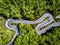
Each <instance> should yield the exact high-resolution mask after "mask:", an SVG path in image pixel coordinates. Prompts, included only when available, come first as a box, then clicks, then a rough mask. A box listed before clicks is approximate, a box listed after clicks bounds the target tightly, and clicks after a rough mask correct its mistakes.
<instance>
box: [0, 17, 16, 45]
mask: <svg viewBox="0 0 60 45" xmlns="http://www.w3.org/2000/svg"><path fill="white" fill-rule="evenodd" d="M0 18H1V19H0V45H5V44H7V43H9V42H10V40H11V39H12V38H13V35H14V34H15V31H11V30H9V29H7V28H6V27H5V26H4V19H3V18H2V17H0Z"/></svg>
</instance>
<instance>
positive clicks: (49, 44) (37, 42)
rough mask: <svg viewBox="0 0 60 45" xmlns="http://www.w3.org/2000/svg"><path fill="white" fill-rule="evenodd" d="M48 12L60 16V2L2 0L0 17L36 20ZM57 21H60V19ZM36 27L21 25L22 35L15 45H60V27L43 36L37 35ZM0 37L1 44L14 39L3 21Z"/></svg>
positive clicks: (53, 0)
mask: <svg viewBox="0 0 60 45" xmlns="http://www.w3.org/2000/svg"><path fill="white" fill-rule="evenodd" d="M46 10H50V11H51V12H52V14H53V16H54V18H55V17H56V16H57V15H59V14H60V0H0V16H2V17H5V18H11V17H17V18H19V19H20V18H22V19H24V20H25V19H26V20H36V19H38V18H40V17H41V16H42V15H43V14H44V13H45V12H46ZM55 20H57V21H60V19H59V20H58V19H55ZM13 25H15V24H13ZM35 27H36V24H35V25H29V24H22V23H21V24H20V25H19V28H20V31H21V34H20V35H19V36H18V38H17V39H16V41H15V43H14V45H60V27H55V28H52V29H50V31H48V32H46V33H45V34H43V35H38V34H36V32H35ZM12 32H13V33H15V32H14V31H12ZM1 33H3V34H1ZM8 34H9V35H8ZM0 35H1V36H0V44H6V43H7V42H9V41H10V40H11V38H12V35H11V31H9V30H8V29H6V28H4V25H2V22H1V21H0ZM1 37H2V38H1Z"/></svg>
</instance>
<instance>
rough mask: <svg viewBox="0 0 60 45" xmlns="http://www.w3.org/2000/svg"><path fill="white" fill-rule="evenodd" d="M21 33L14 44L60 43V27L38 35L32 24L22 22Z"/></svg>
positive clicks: (40, 44)
mask: <svg viewBox="0 0 60 45" xmlns="http://www.w3.org/2000/svg"><path fill="white" fill-rule="evenodd" d="M19 27H20V31H21V34H20V35H19V36H18V38H17V39H16V41H15V43H14V45H59V44H60V36H59V35H60V27H55V28H52V29H50V31H48V32H46V33H45V34H42V35H38V34H36V32H35V28H33V26H32V25H30V24H22V23H21V24H20V25H19Z"/></svg>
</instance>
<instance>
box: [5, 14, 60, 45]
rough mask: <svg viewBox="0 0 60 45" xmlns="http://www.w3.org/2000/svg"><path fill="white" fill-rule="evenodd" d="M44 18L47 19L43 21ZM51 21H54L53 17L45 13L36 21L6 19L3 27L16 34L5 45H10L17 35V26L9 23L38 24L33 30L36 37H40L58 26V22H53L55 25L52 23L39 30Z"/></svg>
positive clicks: (59, 23)
mask: <svg viewBox="0 0 60 45" xmlns="http://www.w3.org/2000/svg"><path fill="white" fill-rule="evenodd" d="M46 17H49V18H48V19H46V20H45V21H43V20H44V19H45V18H46ZM42 21H43V22H42ZM52 21H54V19H53V16H52V15H51V14H50V13H45V14H44V15H43V16H42V17H41V18H39V19H37V20H36V21H29V20H18V19H12V18H10V19H8V20H7V21H6V25H5V26H6V27H7V28H9V29H13V30H15V31H16V33H15V35H14V37H13V38H12V40H11V42H9V43H8V44H7V45H12V42H13V41H14V39H15V38H16V36H18V35H19V32H18V28H17V26H12V25H11V22H14V23H24V24H37V23H38V25H37V26H36V28H35V30H36V33H37V34H38V35H40V34H43V33H45V32H46V31H47V30H49V29H50V28H52V27H55V26H59V25H60V22H55V23H52V24H51V25H49V26H48V27H46V28H44V29H42V30H40V28H42V27H44V26H46V25H48V24H50V23H51V22H52ZM40 22H42V23H40Z"/></svg>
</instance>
